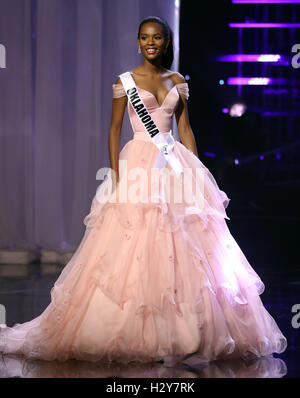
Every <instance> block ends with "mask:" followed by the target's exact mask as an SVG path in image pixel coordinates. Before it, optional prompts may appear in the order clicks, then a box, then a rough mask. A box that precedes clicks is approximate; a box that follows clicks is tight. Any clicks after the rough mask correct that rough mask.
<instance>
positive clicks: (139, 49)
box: [138, 46, 142, 54]
mask: <svg viewBox="0 0 300 398" xmlns="http://www.w3.org/2000/svg"><path fill="white" fill-rule="evenodd" d="M141 52H142V51H141V47H140V46H139V48H138V53H139V54H141Z"/></svg>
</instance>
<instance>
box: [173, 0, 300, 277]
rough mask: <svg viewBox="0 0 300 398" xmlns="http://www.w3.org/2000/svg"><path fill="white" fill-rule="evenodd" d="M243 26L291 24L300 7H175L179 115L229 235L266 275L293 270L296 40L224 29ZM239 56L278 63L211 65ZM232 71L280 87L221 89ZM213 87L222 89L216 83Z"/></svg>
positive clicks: (298, 97) (279, 33)
mask: <svg viewBox="0 0 300 398" xmlns="http://www.w3.org/2000/svg"><path fill="white" fill-rule="evenodd" d="M199 4H200V3H199ZM245 20H249V21H251V20H255V21H264V22H268V21H270V22H287V23H289V22H296V21H298V22H299V20H300V4H281V5H279V4H269V5H266V4H259V5H257V4H249V5H245V4H231V2H229V1H218V2H217V3H216V2H211V3H209V2H205V4H202V3H201V6H199V7H198V8H197V11H196V9H195V2H193V1H188V0H183V1H182V2H181V20H180V21H181V22H180V72H181V73H182V74H183V75H185V76H186V75H188V76H189V77H190V80H189V85H190V91H191V97H190V100H189V103H188V106H189V114H190V122H191V126H192V129H193V132H194V135H195V138H196V140H197V147H198V151H199V156H200V158H201V160H202V161H203V162H204V164H205V165H207V166H208V167H209V169H210V170H211V171H212V173H213V175H214V176H215V178H216V180H217V182H218V183H219V184H220V186H221V188H222V189H223V190H224V191H225V192H226V193H227V194H228V196H229V198H231V199H232V200H231V202H230V204H229V207H228V215H229V217H230V218H231V220H230V221H228V222H227V223H228V226H229V227H230V229H231V231H232V234H233V236H235V238H236V240H237V242H238V243H239V244H240V246H241V247H242V248H243V249H244V251H245V253H246V255H247V256H248V258H249V261H250V262H251V263H252V265H253V267H254V268H255V269H257V270H258V271H260V272H261V274H262V276H263V273H264V270H265V269H266V270H267V271H269V270H272V272H273V271H274V272H285V271H288V270H296V269H298V268H299V254H298V253H299V252H298V251H299V243H300V242H299V232H298V229H299V198H300V195H299V193H300V189H299V188H300V178H299V171H300V170H299V143H300V140H299V134H300V125H299V110H300V107H299V102H300V94H299V93H300V84H299V81H300V68H299V69H296V68H293V67H292V65H291V60H292V57H293V56H294V55H295V53H292V51H291V48H292V46H293V45H294V44H295V43H297V39H298V42H299V43H300V35H299V28H298V29H289V28H272V29H261V28H260V29H259V28H257V29H253V28H250V29H238V28H230V27H228V25H229V23H231V22H241V21H245ZM239 31H240V32H239ZM238 53H243V54H280V55H282V58H283V57H285V59H286V62H285V64H283V65H278V64H277V63H271V62H270V63H262V62H243V63H242V62H240V63H239V62H221V61H218V60H216V58H217V57H218V56H221V55H224V54H238ZM239 68H240V76H248V77H264V76H269V77H276V78H286V79H288V81H287V83H286V84H282V85H274V86H273V85H270V86H265V85H257V86H246V85H244V86H241V89H242V90H241V92H240V93H239V92H238V87H237V86H236V85H227V84H226V81H227V78H228V77H232V76H238V72H239ZM221 79H223V80H224V81H225V84H223V85H221V84H220V83H219V81H220V80H221ZM239 100H242V101H243V102H244V103H245V104H246V106H247V109H246V112H245V113H244V114H243V115H242V116H241V117H235V118H234V117H231V116H230V115H229V113H223V112H222V109H224V108H227V109H228V108H230V106H231V105H232V104H234V103H235V102H238V101H239ZM225 111H226V110H225ZM280 112H281V113H280ZM283 112H285V113H283ZM272 115H273V116H272ZM260 156H264V158H263V159H260ZM234 159H238V160H239V164H238V165H237V164H235V163H234Z"/></svg>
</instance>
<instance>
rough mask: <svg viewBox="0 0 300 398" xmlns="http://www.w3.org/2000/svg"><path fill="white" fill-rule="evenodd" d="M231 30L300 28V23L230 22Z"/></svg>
mask: <svg viewBox="0 0 300 398" xmlns="http://www.w3.org/2000/svg"><path fill="white" fill-rule="evenodd" d="M228 26H229V27H230V28H300V23H282V22H280V23H275V22H271V23H270V22H230V23H229V24H228Z"/></svg>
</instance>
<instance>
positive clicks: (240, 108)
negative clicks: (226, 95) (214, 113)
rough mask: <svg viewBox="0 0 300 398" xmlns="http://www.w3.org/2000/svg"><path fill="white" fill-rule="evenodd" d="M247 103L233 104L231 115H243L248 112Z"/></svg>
mask: <svg viewBox="0 0 300 398" xmlns="http://www.w3.org/2000/svg"><path fill="white" fill-rule="evenodd" d="M246 109H247V107H246V105H245V104H243V103H236V104H233V105H232V107H231V108H230V111H229V115H230V116H232V117H241V116H242V115H243V114H244V113H245V112H246Z"/></svg>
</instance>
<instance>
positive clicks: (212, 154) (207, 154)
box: [204, 152, 216, 158]
mask: <svg viewBox="0 0 300 398" xmlns="http://www.w3.org/2000/svg"><path fill="white" fill-rule="evenodd" d="M204 155H205V156H208V157H210V158H215V157H216V154H215V153H213V152H204Z"/></svg>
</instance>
